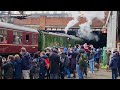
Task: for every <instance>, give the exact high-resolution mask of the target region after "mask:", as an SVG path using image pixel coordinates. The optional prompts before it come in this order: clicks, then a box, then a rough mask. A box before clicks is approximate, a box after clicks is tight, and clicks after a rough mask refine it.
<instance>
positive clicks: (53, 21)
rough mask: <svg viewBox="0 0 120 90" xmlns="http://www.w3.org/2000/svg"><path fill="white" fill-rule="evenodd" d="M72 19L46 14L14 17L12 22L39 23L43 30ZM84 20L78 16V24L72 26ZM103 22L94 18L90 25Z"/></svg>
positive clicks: (100, 24)
mask: <svg viewBox="0 0 120 90" xmlns="http://www.w3.org/2000/svg"><path fill="white" fill-rule="evenodd" d="M70 20H72V18H71V17H46V16H40V17H38V18H28V19H23V20H19V19H14V20H13V23H14V24H18V25H39V29H40V30H45V27H47V26H49V27H52V26H54V27H64V28H65V27H66V26H67V24H68V23H69V21H70ZM84 22H86V19H85V18H80V21H79V23H78V24H76V25H75V26H74V27H79V24H81V23H84ZM103 24H104V23H103V22H101V21H100V20H97V19H94V20H93V24H92V27H102V26H103Z"/></svg>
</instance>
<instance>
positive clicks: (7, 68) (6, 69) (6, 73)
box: [3, 55, 15, 79]
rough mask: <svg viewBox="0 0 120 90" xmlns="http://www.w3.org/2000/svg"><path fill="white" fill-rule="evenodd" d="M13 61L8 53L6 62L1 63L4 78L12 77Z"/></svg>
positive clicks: (13, 70)
mask: <svg viewBox="0 0 120 90" xmlns="http://www.w3.org/2000/svg"><path fill="white" fill-rule="evenodd" d="M13 62H14V56H13V55H9V56H8V60H7V63H5V64H4V65H3V70H4V79H14V72H15V65H14V63H13Z"/></svg>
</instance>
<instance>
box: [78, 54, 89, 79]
mask: <svg viewBox="0 0 120 90" xmlns="http://www.w3.org/2000/svg"><path fill="white" fill-rule="evenodd" d="M87 62H88V58H87V54H86V53H85V52H81V53H80V59H79V61H78V62H77V65H76V70H77V73H78V76H79V79H84V74H87V73H86V68H87ZM86 78H87V77H86Z"/></svg>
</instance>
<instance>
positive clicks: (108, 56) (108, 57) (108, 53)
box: [106, 50, 111, 72]
mask: <svg viewBox="0 0 120 90" xmlns="http://www.w3.org/2000/svg"><path fill="white" fill-rule="evenodd" d="M110 55H111V50H107V68H106V71H107V72H108V71H109V70H110V68H109V61H110Z"/></svg>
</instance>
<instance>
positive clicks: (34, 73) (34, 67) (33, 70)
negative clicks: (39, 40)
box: [30, 58, 40, 79]
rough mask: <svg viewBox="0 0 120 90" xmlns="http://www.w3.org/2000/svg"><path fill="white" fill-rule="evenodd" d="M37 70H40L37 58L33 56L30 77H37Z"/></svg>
mask: <svg viewBox="0 0 120 90" xmlns="http://www.w3.org/2000/svg"><path fill="white" fill-rule="evenodd" d="M39 72H40V67H39V66H38V60H37V59H36V58H34V59H33V61H32V67H31V70H30V78H31V79H39Z"/></svg>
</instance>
